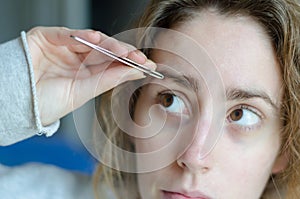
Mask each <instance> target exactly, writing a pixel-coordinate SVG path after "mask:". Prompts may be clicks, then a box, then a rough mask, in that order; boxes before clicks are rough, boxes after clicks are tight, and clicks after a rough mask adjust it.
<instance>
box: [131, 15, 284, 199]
mask: <svg viewBox="0 0 300 199" xmlns="http://www.w3.org/2000/svg"><path fill="white" fill-rule="evenodd" d="M174 29H175V30H177V31H179V32H181V33H184V34H186V35H188V36H189V37H191V38H192V39H194V41H195V42H197V43H198V44H199V45H200V46H201V47H202V48H203V49H205V51H206V52H207V54H208V55H209V56H210V58H211V60H212V61H211V63H203V60H205V59H207V55H206V54H201V53H199V54H197V56H196V57H197V59H196V61H197V63H198V64H196V65H194V66H191V65H190V64H189V63H188V62H187V61H185V60H183V59H182V58H181V57H179V56H176V54H174V53H168V52H165V51H161V50H154V52H153V54H152V57H151V58H152V59H153V60H154V62H156V63H158V64H163V65H167V66H171V67H172V68H173V69H174V70H175V71H178V72H179V73H181V74H184V75H186V76H189V77H192V78H194V79H197V81H199V90H198V91H197V92H196V91H195V92H194V91H193V90H192V89H187V88H186V87H184V86H183V85H181V84H179V83H176V82H174V79H170V78H166V79H165V80H154V79H150V80H149V83H152V84H148V85H147V86H144V87H143V89H142V91H141V93H142V94H141V95H140V97H139V99H138V101H137V105H136V109H135V114H134V118H135V122H136V123H137V124H138V125H140V126H144V127H145V128H143V129H144V130H141V131H142V132H138V133H142V134H143V135H144V134H145V133H148V132H149V130H151V128H153V129H157V125H161V122H159V121H160V120H161V119H164V118H165V117H164V116H167V118H166V122H165V125H164V127H163V128H162V129H161V131H160V132H159V133H157V134H156V135H155V136H152V137H151V138H147V139H139V138H136V139H135V147H136V152H139V153H147V152H152V151H157V150H160V149H161V148H162V147H163V146H166V144H168V143H169V142H170V141H171V139H173V138H174V137H176V136H178V137H179V138H180V139H179V140H181V141H180V142H176V141H175V142H174V144H177V145H178V147H177V148H176V147H175V149H173V150H172V155H174V156H175V157H176V160H175V161H173V162H172V163H170V164H169V165H168V166H165V167H163V168H160V169H158V170H156V171H151V172H148V173H143V174H138V184H139V191H140V193H141V196H142V198H143V199H153V198H161V199H169V198H172V199H181V198H188V197H187V196H190V197H189V198H198V199H199V198H222V199H234V198H244V199H253V198H259V197H260V196H261V194H262V192H263V190H264V188H265V185H266V183H267V181H268V180H269V178H270V174H271V173H274V174H275V173H277V172H279V171H280V170H281V169H283V168H284V162H283V161H277V160H279V159H280V156H278V151H279V149H280V144H281V142H280V127H281V124H280V119H279V111H280V110H279V108H278V107H279V106H280V102H281V98H282V95H283V92H282V90H281V83H282V80H281V74H280V70H279V65H278V63H277V60H276V57H275V54H274V50H273V47H272V44H271V42H270V40H269V39H268V37H267V35H266V33H264V30H263V28H262V27H261V26H260V25H259V24H258V23H256V22H255V21H254V20H252V19H251V18H247V17H224V16H220V15H218V14H216V13H215V12H212V11H207V12H202V13H200V14H199V15H198V16H197V17H195V18H194V19H192V20H190V21H188V22H185V23H183V24H180V25H179V26H176V27H175V28H174ZM249 38H251V39H249ZM184 42H185V41H183V40H180V38H174V37H173V36H171V35H168V33H162V34H160V35H159V36H158V38H157V42H156V43H157V44H159V45H161V46H168V47H169V48H170V49H173V50H174V51H176V50H178V51H180V50H182V49H180V48H183V46H184ZM184 51H185V53H186V54H193V53H194V52H195V50H194V49H189V48H184ZM212 63H214V64H212ZM204 65H207V67H208V68H210V67H216V68H217V70H218V71H219V74H220V77H221V79H222V82H223V87H224V89H225V93H227V95H226V97H225V98H222V97H220V98H217V99H214V100H215V101H216V103H215V104H213V109H212V107H211V106H210V102H211V95H209V93H210V92H214V91H212V90H213V89H215V88H216V87H213V86H210V85H214V82H215V81H214V80H215V78H218V77H215V78H214V77H212V78H209V73H208V76H205V75H204V76H205V77H202V76H201V75H200V74H201V73H202V72H203V71H204ZM159 70H161V71H162V72H163V71H167V69H164V68H163V67H160V66H158V71H159ZM199 72H200V73H199ZM211 74H213V73H211ZM211 74H210V75H211ZM207 85H208V86H207ZM165 90H172V91H173V92H174V94H175V95H177V96H178V97H179V98H176V99H179V100H181V101H182V102H184V107H183V108H182V109H180V108H179V109H178V106H177V109H176V108H175V109H170V108H169V107H166V106H164V103H163V102H164V101H163V100H161V98H159V97H158V96H157V93H159V92H161V91H165ZM232 90H239V91H246V92H248V93H249V92H253V93H256V94H258V95H257V96H252V97H245V98H240V97H233V96H230V95H228V93H230V92H229V91H232ZM257 91H259V92H257ZM217 92H219V91H217ZM261 93H264V95H265V96H267V97H268V98H269V99H268V100H266V99H265V97H263V96H261V95H260V94H261ZM176 102H177V101H176ZM173 103H175V101H174V102H173ZM177 104H178V103H177ZM175 105H176V104H175ZM150 108H151V111H150ZM174 110H175V111H174ZM176 110H177V112H176ZM195 110H196V111H195ZM223 110H225V114H223V115H222V111H223ZM149 111H150V113H149ZM241 112H242V113H243V115H242V117H241V118H240V119H238V120H237V121H234V120H232V118H234V113H241ZM214 113H217V114H216V115H221V116H219V117H218V118H217V119H216V120H210V119H209V118H210V117H209V116H211V115H213V114H214ZM219 113H220V114H219ZM149 114H150V116H149ZM151 119H152V120H151ZM180 121H181V122H182V123H180ZM179 123H180V129H179V130H178V128H179V126H178V124H179ZM147 125H148V126H147ZM220 125H221V127H222V128H220V129H221V130H220V131H219V134H218V132H217V134H218V135H219V137H218V139H217V140H216V141H217V142H216V144H215V145H213V144H210V143H209V144H208V145H206V144H207V143H206V139H203V137H205V136H208V135H211V134H213V133H216V132H214V131H217V129H218V128H214V127H216V126H220ZM146 126H147V127H146ZM151 133H152V132H151ZM176 133H177V134H176ZM186 137H188V138H187V139H185V138H186ZM183 146H185V147H183ZM206 146H210V147H211V149H212V150H211V151H210V152H209V153H208V155H205V156H203V153H202V152H203V148H204V147H206ZM183 148H184V149H183ZM176 149H177V150H176ZM161 159H164V157H161ZM155 163H156V164H157V165H159V162H155ZM137 164H138V167H141V166H143V164H144V163H143V162H141V161H139V159H138V160H137ZM153 164H154V163H153ZM200 195H201V197H200Z"/></svg>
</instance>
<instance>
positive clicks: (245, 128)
mask: <svg viewBox="0 0 300 199" xmlns="http://www.w3.org/2000/svg"><path fill="white" fill-rule="evenodd" d="M238 109H245V110H247V111H250V112H252V113H254V114H255V115H256V116H258V117H259V119H260V120H263V119H264V116H263V114H262V113H261V112H260V111H258V110H257V109H255V108H253V107H252V106H249V105H246V104H241V105H238V106H235V107H233V108H231V109H230V110H229V111H228V112H229V114H228V116H227V117H226V119H227V120H228V122H229V123H232V122H234V121H233V120H232V119H230V114H231V113H232V112H233V111H235V110H238ZM260 124H261V121H260V122H259V124H254V125H252V126H241V125H236V126H238V127H237V128H239V129H240V130H242V131H251V130H254V129H255V128H256V127H258V126H259V125H260ZM233 125H234V124H233Z"/></svg>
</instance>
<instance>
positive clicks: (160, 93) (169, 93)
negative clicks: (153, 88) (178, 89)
mask: <svg viewBox="0 0 300 199" xmlns="http://www.w3.org/2000/svg"><path fill="white" fill-rule="evenodd" d="M165 95H172V96H173V97H178V98H179V99H180V100H182V102H183V103H184V106H185V108H186V109H187V112H188V114H189V115H190V108H189V106H188V103H186V100H185V97H182V95H178V94H175V93H174V91H171V90H165V91H160V92H158V93H157V94H156V103H157V104H161V103H160V100H161V99H160V98H161V97H163V96H165ZM170 113H171V112H170ZM171 114H172V113H171Z"/></svg>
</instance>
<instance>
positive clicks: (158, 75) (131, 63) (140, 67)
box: [71, 35, 164, 79]
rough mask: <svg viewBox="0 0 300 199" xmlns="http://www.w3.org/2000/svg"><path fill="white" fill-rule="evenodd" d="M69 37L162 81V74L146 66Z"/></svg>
mask: <svg viewBox="0 0 300 199" xmlns="http://www.w3.org/2000/svg"><path fill="white" fill-rule="evenodd" d="M71 37H72V38H73V39H75V40H77V41H79V42H81V43H82V44H85V45H87V46H89V47H91V48H93V49H95V50H97V51H99V52H101V53H103V54H104V55H107V56H109V57H111V58H113V59H114V60H117V61H119V62H121V63H123V64H125V65H127V66H131V67H133V68H135V69H137V70H140V71H142V72H144V73H146V74H148V75H150V76H152V77H156V78H158V79H163V78H164V75H163V74H161V73H159V72H156V71H154V70H151V69H149V68H147V67H146V66H143V65H141V64H138V63H136V62H134V61H132V60H130V59H128V58H126V57H120V56H118V55H116V54H114V53H113V52H111V51H109V50H107V49H105V48H102V47H100V46H97V45H95V44H92V43H90V42H88V41H86V40H84V39H81V38H79V37H76V36H73V35H71Z"/></svg>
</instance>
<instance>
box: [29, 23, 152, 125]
mask: <svg viewBox="0 0 300 199" xmlns="http://www.w3.org/2000/svg"><path fill="white" fill-rule="evenodd" d="M70 35H73V36H77V37H81V38H83V39H85V40H87V41H89V42H91V43H94V44H96V45H100V46H102V47H104V48H107V49H108V50H111V51H112V52H114V53H116V54H117V55H119V56H122V57H127V58H129V59H132V60H134V61H136V62H138V63H140V64H144V65H146V66H148V67H149V68H152V69H155V67H156V66H155V64H153V63H152V62H151V61H150V60H147V58H146V56H145V55H144V54H142V53H141V52H140V51H138V50H136V49H135V48H134V47H133V46H130V45H129V44H125V43H122V42H119V41H117V40H115V39H113V38H110V37H108V36H107V35H105V34H103V33H101V32H97V31H93V30H72V29H68V28H64V27H36V28H33V29H31V30H30V31H29V32H28V33H27V41H28V46H29V50H30V54H31V57H32V64H33V72H34V77H35V82H34V83H35V85H36V91H37V93H36V94H37V98H38V101H39V102H38V109H39V114H40V119H41V122H42V125H44V126H46V125H49V124H51V123H53V122H55V121H56V120H58V119H59V118H61V117H63V116H65V115H66V114H68V113H70V112H71V111H73V110H74V109H76V108H78V107H79V106H81V105H83V104H84V103H85V102H87V101H88V100H90V99H92V98H93V97H95V96H98V95H100V94H101V93H104V92H105V91H107V90H109V89H111V88H113V87H115V86H117V85H119V84H121V83H123V82H126V81H129V80H136V79H140V78H143V77H144V74H143V73H142V72H140V71H138V70H135V69H132V68H131V67H128V66H125V65H124V64H121V63H119V62H113V61H112V60H111V59H110V58H108V57H107V56H105V55H102V54H100V53H96V52H95V51H93V50H92V49H91V48H89V47H87V46H85V45H82V44H80V43H79V42H77V41H75V40H74V39H72V38H71V37H70ZM49 99H51V100H49Z"/></svg>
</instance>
